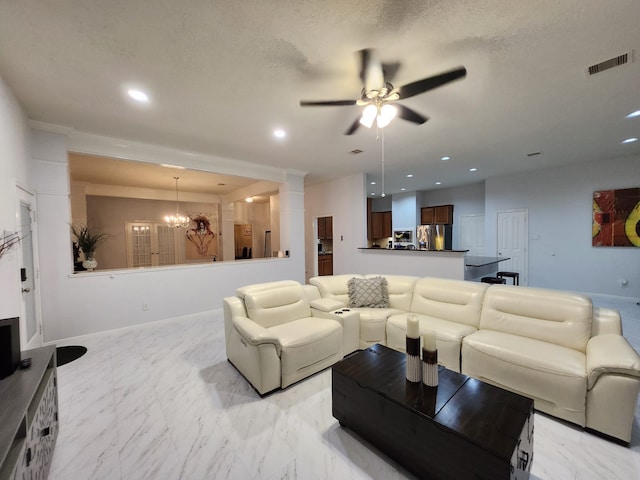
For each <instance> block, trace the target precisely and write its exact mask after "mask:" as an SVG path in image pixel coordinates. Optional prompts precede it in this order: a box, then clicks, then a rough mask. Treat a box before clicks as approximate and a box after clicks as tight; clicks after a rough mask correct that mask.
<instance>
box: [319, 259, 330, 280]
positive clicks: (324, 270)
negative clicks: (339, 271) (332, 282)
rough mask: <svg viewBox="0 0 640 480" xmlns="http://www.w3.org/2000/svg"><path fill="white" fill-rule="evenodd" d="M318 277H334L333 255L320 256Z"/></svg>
mask: <svg viewBox="0 0 640 480" xmlns="http://www.w3.org/2000/svg"><path fill="white" fill-rule="evenodd" d="M318 275H320V276H322V275H333V255H319V256H318Z"/></svg>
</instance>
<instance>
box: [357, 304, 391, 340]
mask: <svg viewBox="0 0 640 480" xmlns="http://www.w3.org/2000/svg"><path fill="white" fill-rule="evenodd" d="M352 310H353V311H354V312H357V313H358V314H359V315H360V345H361V346H369V345H371V344H373V343H382V344H386V338H387V334H386V330H387V318H389V317H390V316H391V315H398V314H400V313H403V312H402V310H398V309H395V308H353V309H352Z"/></svg>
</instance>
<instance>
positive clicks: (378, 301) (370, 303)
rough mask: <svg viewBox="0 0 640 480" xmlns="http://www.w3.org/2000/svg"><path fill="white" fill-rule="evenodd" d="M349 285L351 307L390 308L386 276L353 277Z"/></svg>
mask: <svg viewBox="0 0 640 480" xmlns="http://www.w3.org/2000/svg"><path fill="white" fill-rule="evenodd" d="M347 287H348V290H349V306H350V307H369V308H389V290H388V288H387V279H386V278H384V277H373V278H352V279H350V280H349V281H348V282H347Z"/></svg>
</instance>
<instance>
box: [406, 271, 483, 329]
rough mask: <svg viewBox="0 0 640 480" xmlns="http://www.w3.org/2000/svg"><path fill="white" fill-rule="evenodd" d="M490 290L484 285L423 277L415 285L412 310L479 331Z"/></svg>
mask: <svg viewBox="0 0 640 480" xmlns="http://www.w3.org/2000/svg"><path fill="white" fill-rule="evenodd" d="M487 287H488V285H487V284H486V283H480V282H467V281H464V280H450V279H445V278H430V277H426V278H421V279H420V280H418V281H417V282H416V284H415V287H414V290H413V299H412V301H411V308H410V311H411V312H412V313H421V314H423V315H427V316H429V317H433V318H440V319H442V320H448V321H451V322H457V323H461V324H465V325H469V326H471V327H474V328H478V325H479V324H480V311H481V309H482V301H483V299H484V295H485V292H486V291H487Z"/></svg>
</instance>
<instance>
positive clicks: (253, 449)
mask: <svg viewBox="0 0 640 480" xmlns="http://www.w3.org/2000/svg"><path fill="white" fill-rule="evenodd" d="M594 303H595V304H596V305H602V306H612V307H615V308H618V309H619V310H620V311H621V313H622V315H623V318H624V329H625V335H626V336H627V337H628V338H629V340H630V342H631V343H632V344H633V345H634V347H635V348H636V349H638V350H640V348H639V347H640V306H637V305H636V304H635V300H634V301H631V300H630V299H629V300H620V299H617V298H616V297H602V298H600V297H594ZM72 344H76V345H78V344H80V345H84V346H86V347H87V348H88V352H87V354H85V355H84V356H83V357H81V358H80V359H78V360H76V361H74V362H71V363H69V364H67V365H63V366H62V367H59V369H58V377H59V382H58V385H59V402H60V416H59V418H60V432H59V436H58V441H57V445H56V449H55V452H54V456H53V462H52V466H51V471H50V475H49V479H50V480H146V479H149V480H151V479H153V480H174V479H176V480H177V479H184V480H199V479H202V480H204V479H242V480H247V479H305V480H321V479H371V478H373V479H385V480H386V479H405V478H414V477H413V476H412V475H411V474H410V473H408V472H407V471H406V470H404V469H403V468H402V467H400V466H399V465H397V464H396V463H395V462H394V461H393V460H391V459H389V458H388V457H386V456H385V455H383V454H382V453H380V452H379V451H377V450H375V449H374V448H373V447H371V446H370V445H368V444H367V443H366V442H365V441H363V440H361V439H359V438H358V437H357V436H356V435H355V434H353V433H351V432H350V431H348V430H345V429H343V428H341V427H340V426H339V425H338V422H337V421H336V420H335V419H334V418H333V417H332V416H331V373H330V370H325V371H323V372H320V373H319V374H316V375H315V376H313V377H311V378H308V379H306V380H303V381H302V382H299V383H298V384H296V385H293V386H291V387H289V388H288V389H286V390H284V391H279V392H276V393H274V394H272V395H269V396H267V397H265V398H264V399H261V398H260V397H259V396H258V395H257V394H256V393H255V391H254V390H253V389H252V388H251V387H250V386H249V385H248V383H247V382H246V381H245V380H244V379H243V378H242V377H241V376H240V374H239V373H238V372H237V371H236V370H235V369H234V368H233V367H232V366H231V365H230V364H229V363H228V362H227V360H226V356H225V351H224V327H223V320H222V311H221V310H218V311H214V312H208V313H206V314H198V315H191V316H186V317H180V318H175V319H169V320H164V321H161V322H155V323H152V324H147V325H143V326H137V327H131V328H127V329H122V330H118V331H111V332H105V333H100V334H95V335H88V336H84V337H77V338H73V339H69V340H66V341H64V342H58V345H72ZM534 442H535V443H534V460H533V467H532V476H531V478H532V479H534V480H540V479H545V480H547V479H549V480H552V479H584V480H586V479H594V480H595V479H607V480H613V479H619V480H629V479H636V478H640V405H639V406H638V407H637V409H636V417H635V423H634V427H633V438H632V441H631V446H630V447H629V448H627V447H622V446H620V445H617V444H614V443H611V442H608V441H606V440H603V439H601V438H599V437H597V436H594V435H591V434H588V433H585V432H583V431H582V430H581V429H579V428H576V427H573V426H571V425H569V424H566V423H563V422H560V421H557V420H554V419H552V418H550V417H547V416H544V415H542V414H536V415H535V440H534Z"/></svg>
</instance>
